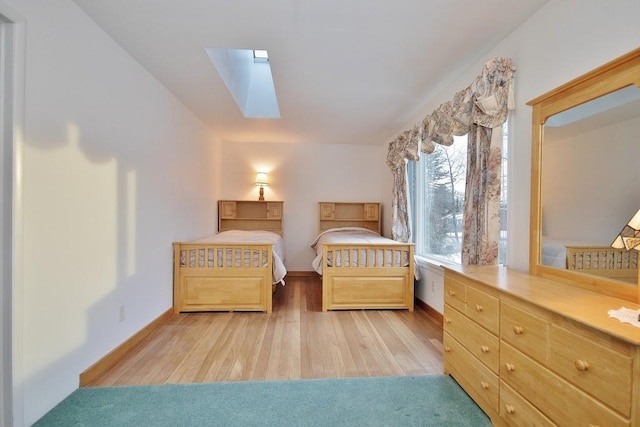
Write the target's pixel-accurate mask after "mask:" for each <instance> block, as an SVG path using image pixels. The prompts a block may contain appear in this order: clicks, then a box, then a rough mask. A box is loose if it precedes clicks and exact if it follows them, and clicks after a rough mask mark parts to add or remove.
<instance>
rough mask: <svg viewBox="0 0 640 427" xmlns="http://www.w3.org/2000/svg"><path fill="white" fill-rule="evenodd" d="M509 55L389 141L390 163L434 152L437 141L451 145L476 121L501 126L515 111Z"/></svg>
mask: <svg viewBox="0 0 640 427" xmlns="http://www.w3.org/2000/svg"><path fill="white" fill-rule="evenodd" d="M514 72H515V68H514V67H513V65H512V62H511V59H509V58H495V59H493V60H491V61H489V62H487V63H486V64H485V66H484V67H483V69H482V74H480V75H479V76H478V77H476V79H475V80H474V81H473V83H472V84H471V85H469V86H468V87H467V88H465V89H463V90H461V91H460V92H458V93H456V94H455V96H454V97H453V100H451V101H448V102H445V103H444V104H442V105H440V106H439V107H438V108H436V109H435V110H434V111H433V112H432V113H431V114H429V115H427V116H426V117H425V118H424V119H423V120H422V122H421V123H420V124H419V125H416V126H415V127H414V129H412V130H409V131H405V132H403V133H402V134H400V135H399V136H398V137H396V139H394V140H393V141H391V142H390V143H389V153H388V156H387V164H389V166H390V167H394V166H392V165H398V164H399V162H400V161H403V162H404V159H408V160H417V159H416V158H414V153H415V154H417V153H418V150H419V151H421V152H423V153H432V152H433V151H434V149H435V146H434V143H435V144H440V145H446V146H449V145H451V144H453V136H454V135H456V136H462V135H466V134H467V133H469V129H470V126H471V124H472V123H475V124H477V125H479V126H483V127H487V128H495V127H498V126H500V125H501V124H503V123H504V122H505V120H506V119H507V115H508V113H509V110H513V108H514V101H513V87H512V83H513V74H514Z"/></svg>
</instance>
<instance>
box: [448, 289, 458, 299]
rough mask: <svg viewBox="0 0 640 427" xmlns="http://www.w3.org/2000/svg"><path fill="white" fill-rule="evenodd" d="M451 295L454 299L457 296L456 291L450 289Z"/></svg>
mask: <svg viewBox="0 0 640 427" xmlns="http://www.w3.org/2000/svg"><path fill="white" fill-rule="evenodd" d="M449 295H450V296H452V297H455V296H456V291H454V290H451V289H449Z"/></svg>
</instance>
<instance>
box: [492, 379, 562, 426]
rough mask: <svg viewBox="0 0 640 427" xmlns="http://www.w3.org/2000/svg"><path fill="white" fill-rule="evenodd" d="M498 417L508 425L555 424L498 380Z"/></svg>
mask: <svg viewBox="0 0 640 427" xmlns="http://www.w3.org/2000/svg"><path fill="white" fill-rule="evenodd" d="M500 418H502V419H504V420H505V421H506V422H507V424H508V425H510V426H519V427H534V426H535V427H553V426H555V425H556V424H554V423H553V422H552V421H551V420H550V419H549V418H547V417H546V416H544V414H543V413H542V412H540V411H539V410H538V409H537V408H536V407H535V406H533V405H532V404H531V403H529V402H527V400H526V399H524V398H523V397H522V396H520V395H519V394H518V393H517V392H515V391H514V390H513V389H512V388H511V387H509V386H508V385H507V384H506V383H504V382H503V381H500Z"/></svg>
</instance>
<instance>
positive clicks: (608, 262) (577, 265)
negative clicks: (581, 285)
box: [567, 246, 638, 283]
mask: <svg viewBox="0 0 640 427" xmlns="http://www.w3.org/2000/svg"><path fill="white" fill-rule="evenodd" d="M567 269H569V270H575V271H579V272H581V273H587V274H595V275H597V276H604V277H608V278H612V279H616V280H623V281H625V282H632V283H637V282H638V251H634V250H631V251H627V250H624V249H616V248H612V247H610V246H567Z"/></svg>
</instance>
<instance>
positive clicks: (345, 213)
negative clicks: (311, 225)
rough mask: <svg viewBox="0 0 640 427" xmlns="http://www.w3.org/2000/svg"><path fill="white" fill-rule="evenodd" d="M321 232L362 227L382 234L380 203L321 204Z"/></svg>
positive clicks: (319, 228) (319, 227)
mask: <svg viewBox="0 0 640 427" xmlns="http://www.w3.org/2000/svg"><path fill="white" fill-rule="evenodd" d="M318 205H319V209H320V215H319V226H318V230H319V231H320V232H322V231H325V230H328V229H330V228H339V227H362V228H366V229H369V230H372V231H375V232H377V233H381V230H382V227H381V224H380V218H381V217H382V215H381V209H382V205H381V204H380V203H369V202H364V203H362V202H320V203H319V204H318Z"/></svg>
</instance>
